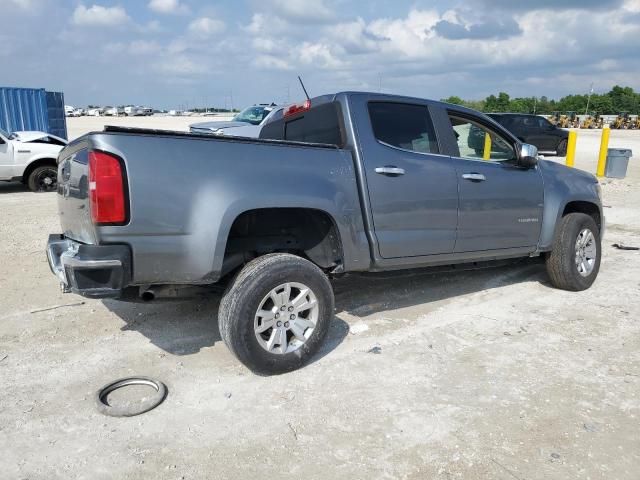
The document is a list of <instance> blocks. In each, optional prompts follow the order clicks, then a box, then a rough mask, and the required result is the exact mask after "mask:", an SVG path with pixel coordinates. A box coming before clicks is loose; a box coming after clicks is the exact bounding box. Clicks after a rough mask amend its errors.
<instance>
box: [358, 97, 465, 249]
mask: <svg viewBox="0 0 640 480" xmlns="http://www.w3.org/2000/svg"><path fill="white" fill-rule="evenodd" d="M416 102H417V103H404V102H401V101H389V100H388V99H387V100H384V101H364V100H363V101H361V102H359V104H358V105H357V111H358V117H359V120H360V121H359V122H358V125H357V126H358V134H359V140H360V148H361V153H362V158H363V165H364V169H365V172H364V173H365V176H366V184H367V191H368V196H369V204H370V206H371V214H372V217H373V224H374V225H373V226H374V231H375V236H376V240H377V242H378V250H379V253H380V256H381V257H382V258H398V257H412V256H423V255H433V254H441V253H452V252H453V247H454V244H455V234H456V223H457V210H458V185H457V179H456V172H455V168H454V166H453V164H452V162H451V160H450V158H449V157H448V156H444V155H441V154H440V153H439V146H438V142H437V140H436V136H435V132H434V127H433V123H432V120H431V116H430V113H429V108H428V106H427V105H426V104H420V103H419V102H418V101H416Z"/></svg>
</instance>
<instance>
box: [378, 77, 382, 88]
mask: <svg viewBox="0 0 640 480" xmlns="http://www.w3.org/2000/svg"><path fill="white" fill-rule="evenodd" d="M378 93H382V74H381V73H378Z"/></svg>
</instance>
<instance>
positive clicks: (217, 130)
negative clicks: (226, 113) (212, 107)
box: [189, 103, 283, 138]
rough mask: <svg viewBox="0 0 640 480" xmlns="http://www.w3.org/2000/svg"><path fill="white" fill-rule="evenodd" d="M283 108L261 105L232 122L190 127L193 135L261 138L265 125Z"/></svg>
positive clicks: (248, 108) (246, 109) (247, 110)
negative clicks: (210, 134) (208, 134)
mask: <svg viewBox="0 0 640 480" xmlns="http://www.w3.org/2000/svg"><path fill="white" fill-rule="evenodd" d="M282 108H283V107H281V106H278V105H276V104H275V103H271V104H268V103H261V104H259V105H253V106H251V107H247V108H245V109H244V110H242V111H241V112H240V113H238V114H237V115H236V116H234V117H233V118H232V119H231V121H230V122H220V121H218V122H216V121H212V122H200V123H194V124H193V125H190V126H189V130H190V131H191V132H192V133H212V134H214V135H234V136H236V137H252V138H257V137H259V136H260V131H261V130H262V127H263V125H266V124H267V123H268V122H269V121H270V120H271V119H272V118H273V117H274V115H276V113H277V112H280V111H282Z"/></svg>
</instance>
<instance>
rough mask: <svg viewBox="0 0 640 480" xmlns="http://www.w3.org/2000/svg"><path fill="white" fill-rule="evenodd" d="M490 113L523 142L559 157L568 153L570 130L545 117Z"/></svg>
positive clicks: (490, 115)
mask: <svg viewBox="0 0 640 480" xmlns="http://www.w3.org/2000/svg"><path fill="white" fill-rule="evenodd" d="M488 115H489V117H491V118H493V119H494V120H495V121H496V122H498V123H499V124H500V125H502V126H503V127H504V128H506V129H507V130H509V131H510V132H511V133H513V134H514V135H515V136H516V137H518V138H519V139H520V140H522V141H523V142H525V143H529V144H531V145H535V146H536V147H537V148H538V150H539V151H541V152H553V153H555V154H556V155H557V156H558V157H564V156H565V155H566V154H567V139H568V137H569V132H568V131H567V130H564V129H562V128H560V127H557V126H555V125H554V124H552V123H551V122H550V121H549V120H547V119H546V118H544V117H541V116H539V115H527V114H523V113H489V114H488Z"/></svg>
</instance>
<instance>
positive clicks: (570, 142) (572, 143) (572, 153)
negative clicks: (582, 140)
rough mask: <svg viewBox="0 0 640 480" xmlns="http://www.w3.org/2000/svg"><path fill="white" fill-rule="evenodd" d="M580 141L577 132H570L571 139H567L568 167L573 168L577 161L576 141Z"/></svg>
mask: <svg viewBox="0 0 640 480" xmlns="http://www.w3.org/2000/svg"><path fill="white" fill-rule="evenodd" d="M577 139H578V133H577V132H576V131H575V130H571V131H570V132H569V138H568V139H567V158H566V160H565V161H566V164H567V167H573V164H574V163H575V161H576V140H577Z"/></svg>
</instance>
